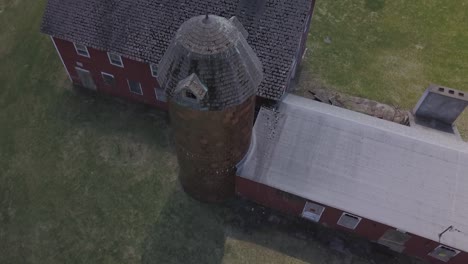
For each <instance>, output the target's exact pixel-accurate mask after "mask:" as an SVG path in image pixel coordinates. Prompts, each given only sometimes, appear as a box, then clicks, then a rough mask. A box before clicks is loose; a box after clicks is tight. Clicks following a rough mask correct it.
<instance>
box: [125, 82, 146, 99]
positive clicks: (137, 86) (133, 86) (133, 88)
mask: <svg viewBox="0 0 468 264" xmlns="http://www.w3.org/2000/svg"><path fill="white" fill-rule="evenodd" d="M128 87H129V88H130V92H132V93H135V94H139V95H143V90H142V89H141V83H139V82H136V81H132V80H128Z"/></svg>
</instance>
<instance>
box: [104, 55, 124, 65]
mask: <svg viewBox="0 0 468 264" xmlns="http://www.w3.org/2000/svg"><path fill="white" fill-rule="evenodd" d="M111 55H116V56H119V59H120V64H115V63H113V62H112V59H111ZM107 58H108V59H109V63H110V64H112V65H114V66H117V67H120V68H124V63H123V60H122V55H120V54H117V53H115V52H107Z"/></svg>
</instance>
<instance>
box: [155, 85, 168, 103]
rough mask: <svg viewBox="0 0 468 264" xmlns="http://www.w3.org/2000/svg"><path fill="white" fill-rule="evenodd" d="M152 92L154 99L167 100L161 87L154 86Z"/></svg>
mask: <svg viewBox="0 0 468 264" xmlns="http://www.w3.org/2000/svg"><path fill="white" fill-rule="evenodd" d="M154 93H155V94H156V100H159V101H161V102H167V97H166V93H165V92H164V90H163V89H158V88H154Z"/></svg>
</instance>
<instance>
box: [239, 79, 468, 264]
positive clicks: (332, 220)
mask: <svg viewBox="0 0 468 264" xmlns="http://www.w3.org/2000/svg"><path fill="white" fill-rule="evenodd" d="M440 90H442V91H440ZM452 94H453V95H454V96H452ZM439 99H440V101H439ZM467 104H468V98H466V96H465V94H464V93H463V92H460V91H455V90H453V89H449V88H446V87H438V86H431V87H430V88H429V89H428V91H427V92H426V94H425V95H424V96H423V97H422V98H421V101H420V103H419V104H418V106H417V107H416V108H415V110H414V112H415V113H417V115H416V116H415V117H414V119H413V121H412V124H411V126H410V127H408V126H404V125H400V124H396V123H393V122H389V121H385V120H381V119H378V118H375V117H371V116H367V115H364V114H361V113H357V112H353V111H350V110H347V109H342V108H338V107H335V106H330V105H328V104H324V103H319V102H316V101H313V100H309V99H306V98H302V97H298V96H295V95H287V96H286V98H285V99H284V100H283V101H282V102H281V103H280V105H279V107H278V108H277V109H267V108H263V109H262V110H261V111H260V114H259V116H258V118H257V121H256V123H255V127H254V132H253V140H252V142H253V143H252V145H251V149H250V151H249V153H248V154H247V157H246V158H245V159H244V162H243V164H242V165H240V168H239V171H238V175H239V176H238V177H237V178H236V191H237V193H238V195H240V196H243V197H246V198H248V199H250V200H253V201H255V202H257V203H259V204H261V205H264V206H266V207H269V208H275V209H277V210H279V211H282V212H284V213H287V214H292V215H297V216H299V217H303V218H306V219H308V220H310V221H313V222H317V223H320V224H323V225H325V226H328V227H332V228H337V229H340V230H344V231H347V232H352V233H355V234H357V235H360V236H362V237H366V238H368V239H369V240H371V241H374V242H377V243H380V244H382V245H384V246H387V247H389V248H391V249H393V250H395V251H398V252H403V253H405V254H408V255H412V256H417V257H420V258H422V259H426V260H428V261H430V263H455V264H464V263H468V253H467V252H468V221H467V219H468V206H467V205H468V193H467V191H466V190H468V144H467V143H466V142H464V141H462V140H461V138H460V137H459V135H457V133H456V131H454V130H452V131H451V132H447V131H448V130H451V129H453V128H454V126H453V124H452V123H448V124H443V122H442V121H441V120H444V119H445V118H446V119H447V120H454V119H453V118H456V117H457V116H458V114H459V113H461V112H459V111H453V112H452V113H451V114H452V115H450V114H449V113H447V112H444V111H443V109H450V110H453V109H459V110H460V109H461V110H463V109H464V108H465V107H466V105H467ZM439 107H440V108H439ZM429 109H431V111H429ZM435 109H439V111H436V110H435ZM432 110H434V111H432ZM448 112H450V111H448ZM441 113H444V114H443V115H441ZM419 115H421V116H419ZM430 118H433V119H432V121H430V122H429V123H432V124H434V123H438V125H436V126H427V125H426V124H425V123H424V122H423V121H427V120H429V119H430ZM434 127H436V128H437V129H435V128H434Z"/></svg>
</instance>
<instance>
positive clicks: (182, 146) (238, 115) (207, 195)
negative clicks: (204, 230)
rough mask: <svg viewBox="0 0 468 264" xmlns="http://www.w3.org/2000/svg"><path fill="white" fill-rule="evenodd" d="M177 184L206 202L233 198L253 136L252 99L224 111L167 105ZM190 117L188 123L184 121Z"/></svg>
mask: <svg viewBox="0 0 468 264" xmlns="http://www.w3.org/2000/svg"><path fill="white" fill-rule="evenodd" d="M169 109H170V115H171V122H172V127H173V130H174V136H175V142H176V149H177V157H178V160H179V164H180V181H181V183H182V186H183V188H184V190H185V191H186V192H188V193H190V194H191V195H192V196H193V197H194V198H196V199H198V200H201V201H205V202H220V201H224V200H226V199H227V198H229V197H231V196H233V195H234V181H235V175H236V165H237V163H238V162H239V161H241V160H242V159H243V157H244V156H245V154H246V153H247V151H248V149H249V146H250V140H251V136H252V125H253V121H254V111H255V97H251V98H250V99H248V100H247V101H245V102H244V103H243V104H241V105H238V106H234V107H230V108H228V109H226V110H223V111H209V112H207V111H199V110H194V109H190V108H186V107H183V106H180V105H179V104H176V103H171V104H170V107H169ZM187 115H189V116H190V117H191V118H190V119H189V120H185V119H183V117H184V116H187Z"/></svg>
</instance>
